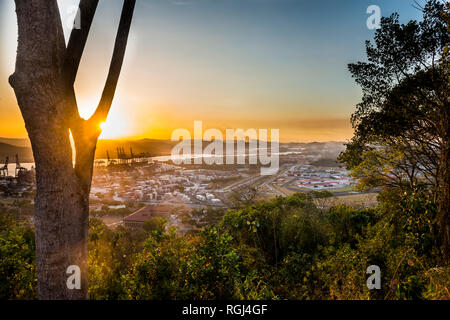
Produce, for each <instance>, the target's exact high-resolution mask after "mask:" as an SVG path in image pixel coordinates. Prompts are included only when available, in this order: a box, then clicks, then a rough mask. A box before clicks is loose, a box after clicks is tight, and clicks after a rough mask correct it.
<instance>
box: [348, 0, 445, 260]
mask: <svg viewBox="0 0 450 320" xmlns="http://www.w3.org/2000/svg"><path fill="white" fill-rule="evenodd" d="M398 18H399V17H398V15H397V14H393V15H392V16H390V17H388V18H382V21H381V28H380V29H379V30H377V32H376V34H375V39H374V43H372V42H370V41H367V42H366V52H367V59H368V61H367V62H358V63H356V64H350V65H349V70H350V72H351V74H352V75H353V77H354V78H355V80H356V82H357V83H358V84H359V85H360V86H361V87H362V90H363V98H362V102H361V103H359V104H358V106H357V110H356V112H355V113H354V114H353V116H352V123H353V126H354V128H355V135H354V137H353V139H352V140H351V142H350V143H348V144H347V149H346V151H345V152H343V153H342V154H341V156H340V160H341V161H343V162H345V163H346V164H347V166H348V168H350V169H352V170H353V174H354V175H355V177H357V178H361V179H362V180H361V181H362V183H363V184H365V186H367V187H371V186H385V187H400V188H402V189H404V191H408V190H412V189H415V188H416V187H417V186H418V185H428V186H430V188H431V189H430V190H431V191H432V192H433V193H434V196H435V198H436V199H437V200H438V201H439V210H438V214H437V216H436V221H435V226H436V229H437V230H438V234H439V238H438V239H439V240H440V241H439V242H440V245H441V246H442V253H443V254H444V256H447V258H448V255H449V254H450V221H449V219H450V218H449V212H450V106H449V97H448V92H449V90H448V89H449V88H448V83H449V82H448V79H449V77H448V76H449V74H448V72H449V68H448V67H449V66H448V43H449V40H450V35H449V32H448V27H449V24H448V22H449V20H448V7H447V11H446V9H445V6H444V4H443V3H441V2H438V1H435V0H429V1H428V2H427V4H426V5H425V7H424V8H423V21H421V22H417V21H410V22H409V23H407V24H400V23H399V19H398Z"/></svg>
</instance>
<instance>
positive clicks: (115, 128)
mask: <svg viewBox="0 0 450 320" xmlns="http://www.w3.org/2000/svg"><path fill="white" fill-rule="evenodd" d="M99 126H100V129H101V130H102V133H101V134H100V138H101V139H123V138H127V137H129V136H130V134H131V131H132V130H131V128H130V124H129V122H128V121H126V119H124V118H123V117H120V116H118V117H116V116H114V115H112V116H111V117H108V120H106V121H105V122H102V123H100V124H99Z"/></svg>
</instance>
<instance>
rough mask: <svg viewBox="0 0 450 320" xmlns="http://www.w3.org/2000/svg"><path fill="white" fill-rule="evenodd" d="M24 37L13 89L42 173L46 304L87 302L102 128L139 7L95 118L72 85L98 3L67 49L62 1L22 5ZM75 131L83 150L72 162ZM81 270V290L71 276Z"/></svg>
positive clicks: (38, 222)
mask: <svg viewBox="0 0 450 320" xmlns="http://www.w3.org/2000/svg"><path fill="white" fill-rule="evenodd" d="M15 2H16V13H17V21H18V29H19V38H18V50H17V60H16V70H15V73H14V74H13V75H12V76H11V77H10V83H11V86H12V87H13V88H14V91H15V93H16V97H17V101H18V104H19V107H20V110H21V112H22V115H23V118H24V120H25V126H26V129H27V131H28V135H29V138H30V141H31V144H32V148H33V155H34V159H35V165H36V187H37V192H36V199H35V216H34V223H35V232H36V260H37V276H38V293H39V298H40V299H86V298H88V278H87V240H88V219H89V193H90V188H91V180H92V170H93V161H94V155H95V148H96V144H97V139H98V136H99V134H100V128H99V124H100V123H101V122H103V121H105V120H106V117H107V115H108V112H109V108H110V107H111V103H112V100H113V97H114V93H115V88H116V85H117V81H118V78H119V74H120V69H121V66H122V63H123V58H124V54H125V47H126V44H127V39H128V33H129V29H130V25H131V18H132V15H133V10H134V5H135V0H125V4H124V8H123V11H122V17H121V21H120V25H119V31H118V35H117V37H116V45H115V48H114V53H113V59H112V61H111V67H110V72H109V75H108V79H107V82H106V85H105V89H104V92H103V95H102V100H101V102H100V104H99V106H98V107H97V111H96V112H95V114H94V116H93V118H91V119H89V120H83V119H81V118H80V117H79V115H78V108H77V104H76V98H75V93H74V90H73V83H74V81H75V77H76V73H77V70H78V66H79V62H80V59H81V55H82V53H83V50H84V46H85V43H86V40H87V37H88V33H89V29H90V26H91V22H92V19H93V17H94V13H95V10H96V7H97V4H98V0H81V2H80V9H81V18H82V19H81V20H82V26H81V28H82V29H81V30H79V31H77V30H73V31H72V35H71V39H70V40H69V45H68V48H66V46H65V42H64V35H63V29H62V25H61V19H60V15H59V10H58V5H57V2H56V0H16V1H15ZM70 131H71V132H72V133H73V137H74V141H75V148H76V164H75V166H74V165H73V162H72V148H71V143H70ZM70 266H77V267H78V268H79V270H80V271H81V272H80V282H81V283H80V284H81V286H80V288H79V289H77V288H75V289H74V288H69V287H68V286H67V279H68V277H69V276H70V274H69V275H68V274H67V273H66V272H67V270H68V267H70Z"/></svg>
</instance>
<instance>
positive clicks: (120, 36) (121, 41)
mask: <svg viewBox="0 0 450 320" xmlns="http://www.w3.org/2000/svg"><path fill="white" fill-rule="evenodd" d="M135 4H136V0H125V2H124V5H123V9H122V16H121V18H120V24H119V29H118V31H117V36H116V43H115V46H114V52H113V56H112V60H111V65H110V67H109V73H108V78H107V80H106V84H105V87H104V89H103V93H102V97H101V100H100V103H99V105H98V107H97V110H96V111H95V113H94V114H93V115H92V117H91V118H90V119H89V121H90V122H91V123H93V124H94V125H98V124H99V123H101V122H103V121H105V120H106V118H107V116H108V113H109V110H110V109H111V104H112V102H113V99H114V94H115V92H116V88H117V82H118V81H119V75H120V71H121V69H122V65H123V60H124V57H125V51H126V47H127V42H128V34H129V32H130V27H131V21H132V18H133V12H134V7H135Z"/></svg>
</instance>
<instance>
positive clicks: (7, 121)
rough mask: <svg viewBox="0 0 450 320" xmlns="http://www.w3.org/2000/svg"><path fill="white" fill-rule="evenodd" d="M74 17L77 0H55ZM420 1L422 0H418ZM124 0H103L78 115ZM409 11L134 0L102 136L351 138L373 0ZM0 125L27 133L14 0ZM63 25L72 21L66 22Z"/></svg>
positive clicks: (406, 14)
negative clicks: (20, 100) (276, 132)
mask: <svg viewBox="0 0 450 320" xmlns="http://www.w3.org/2000/svg"><path fill="white" fill-rule="evenodd" d="M58 2H59V4H60V11H61V14H62V17H63V21H65V22H66V23H65V25H68V23H67V17H69V16H70V8H71V6H73V5H77V4H78V1H75V0H60V1H58ZM418 2H419V3H424V2H425V0H418ZM122 3H123V1H121V0H101V1H100V5H99V7H98V9H97V14H96V16H95V19H94V24H93V28H92V31H91V34H90V37H89V41H88V45H87V47H86V50H85V54H84V56H83V60H82V64H81V68H80V72H79V74H78V77H77V81H76V92H77V97H78V101H79V107H80V112H81V114H82V116H84V117H88V116H89V115H90V114H91V113H92V112H93V111H94V109H95V107H96V105H97V103H98V100H99V98H100V95H101V91H102V89H103V84H104V80H105V78H106V74H107V70H108V67H109V61H110V58H111V54H112V48H113V44H114V38H115V34H116V30H117V26H118V22H119V17H120V10H121V6H122ZM374 4H375V5H379V6H380V8H381V10H382V15H385V16H386V15H390V14H391V13H392V12H394V11H397V12H399V13H400V16H401V20H402V22H406V21H408V20H410V19H419V18H420V16H421V13H420V12H419V11H418V10H417V9H415V8H413V7H412V4H413V1H412V0H383V1H379V0H322V1H317V0H314V1H313V0H309V1H306V0H138V1H137V5H136V12H135V17H134V20H133V26H132V29H131V34H130V41H129V46H128V49H127V54H126V59H125V63H124V66H123V71H122V74H121V78H120V81H119V87H118V89H117V92H116V97H115V100H114V104H113V107H112V110H111V113H110V116H109V118H108V122H107V124H106V126H105V132H104V134H103V135H102V137H103V138H131V139H137V138H144V137H145V138H152V139H169V138H170V136H171V133H172V131H173V130H174V129H176V128H186V129H191V128H192V127H193V122H194V120H202V121H203V123H204V126H205V127H207V128H218V129H227V128H230V129H232V128H243V129H246V128H267V129H271V128H276V129H280V137H281V140H282V141H302V142H303V141H328V140H334V141H336V140H340V141H342V140H346V139H349V138H350V137H351V135H352V130H351V126H350V123H349V118H350V115H351V113H352V112H353V110H354V109H355V105H356V104H357V103H358V101H359V100H360V98H361V90H360V89H359V88H358V87H357V86H356V85H355V84H354V81H353V80H352V78H351V76H350V74H349V72H348V71H347V64H348V63H350V62H356V61H358V60H362V59H364V41H365V40H368V39H372V38H373V35H374V31H373V30H369V29H368V28H367V27H366V20H367V18H368V17H369V15H368V14H367V13H366V9H367V7H368V6H369V5H374ZM0 27H1V30H0V137H10V138H24V137H26V136H27V134H26V131H25V128H24V124H23V120H22V117H21V114H20V111H19V108H18V106H17V103H16V100H15V96H14V93H13V91H12V89H11V88H10V86H9V84H8V81H7V80H8V76H9V75H10V74H11V73H13V70H14V60H15V51H16V41H17V27H16V20H15V15H14V1H13V0H1V3H0ZM66 31H68V28H67V30H66Z"/></svg>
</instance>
